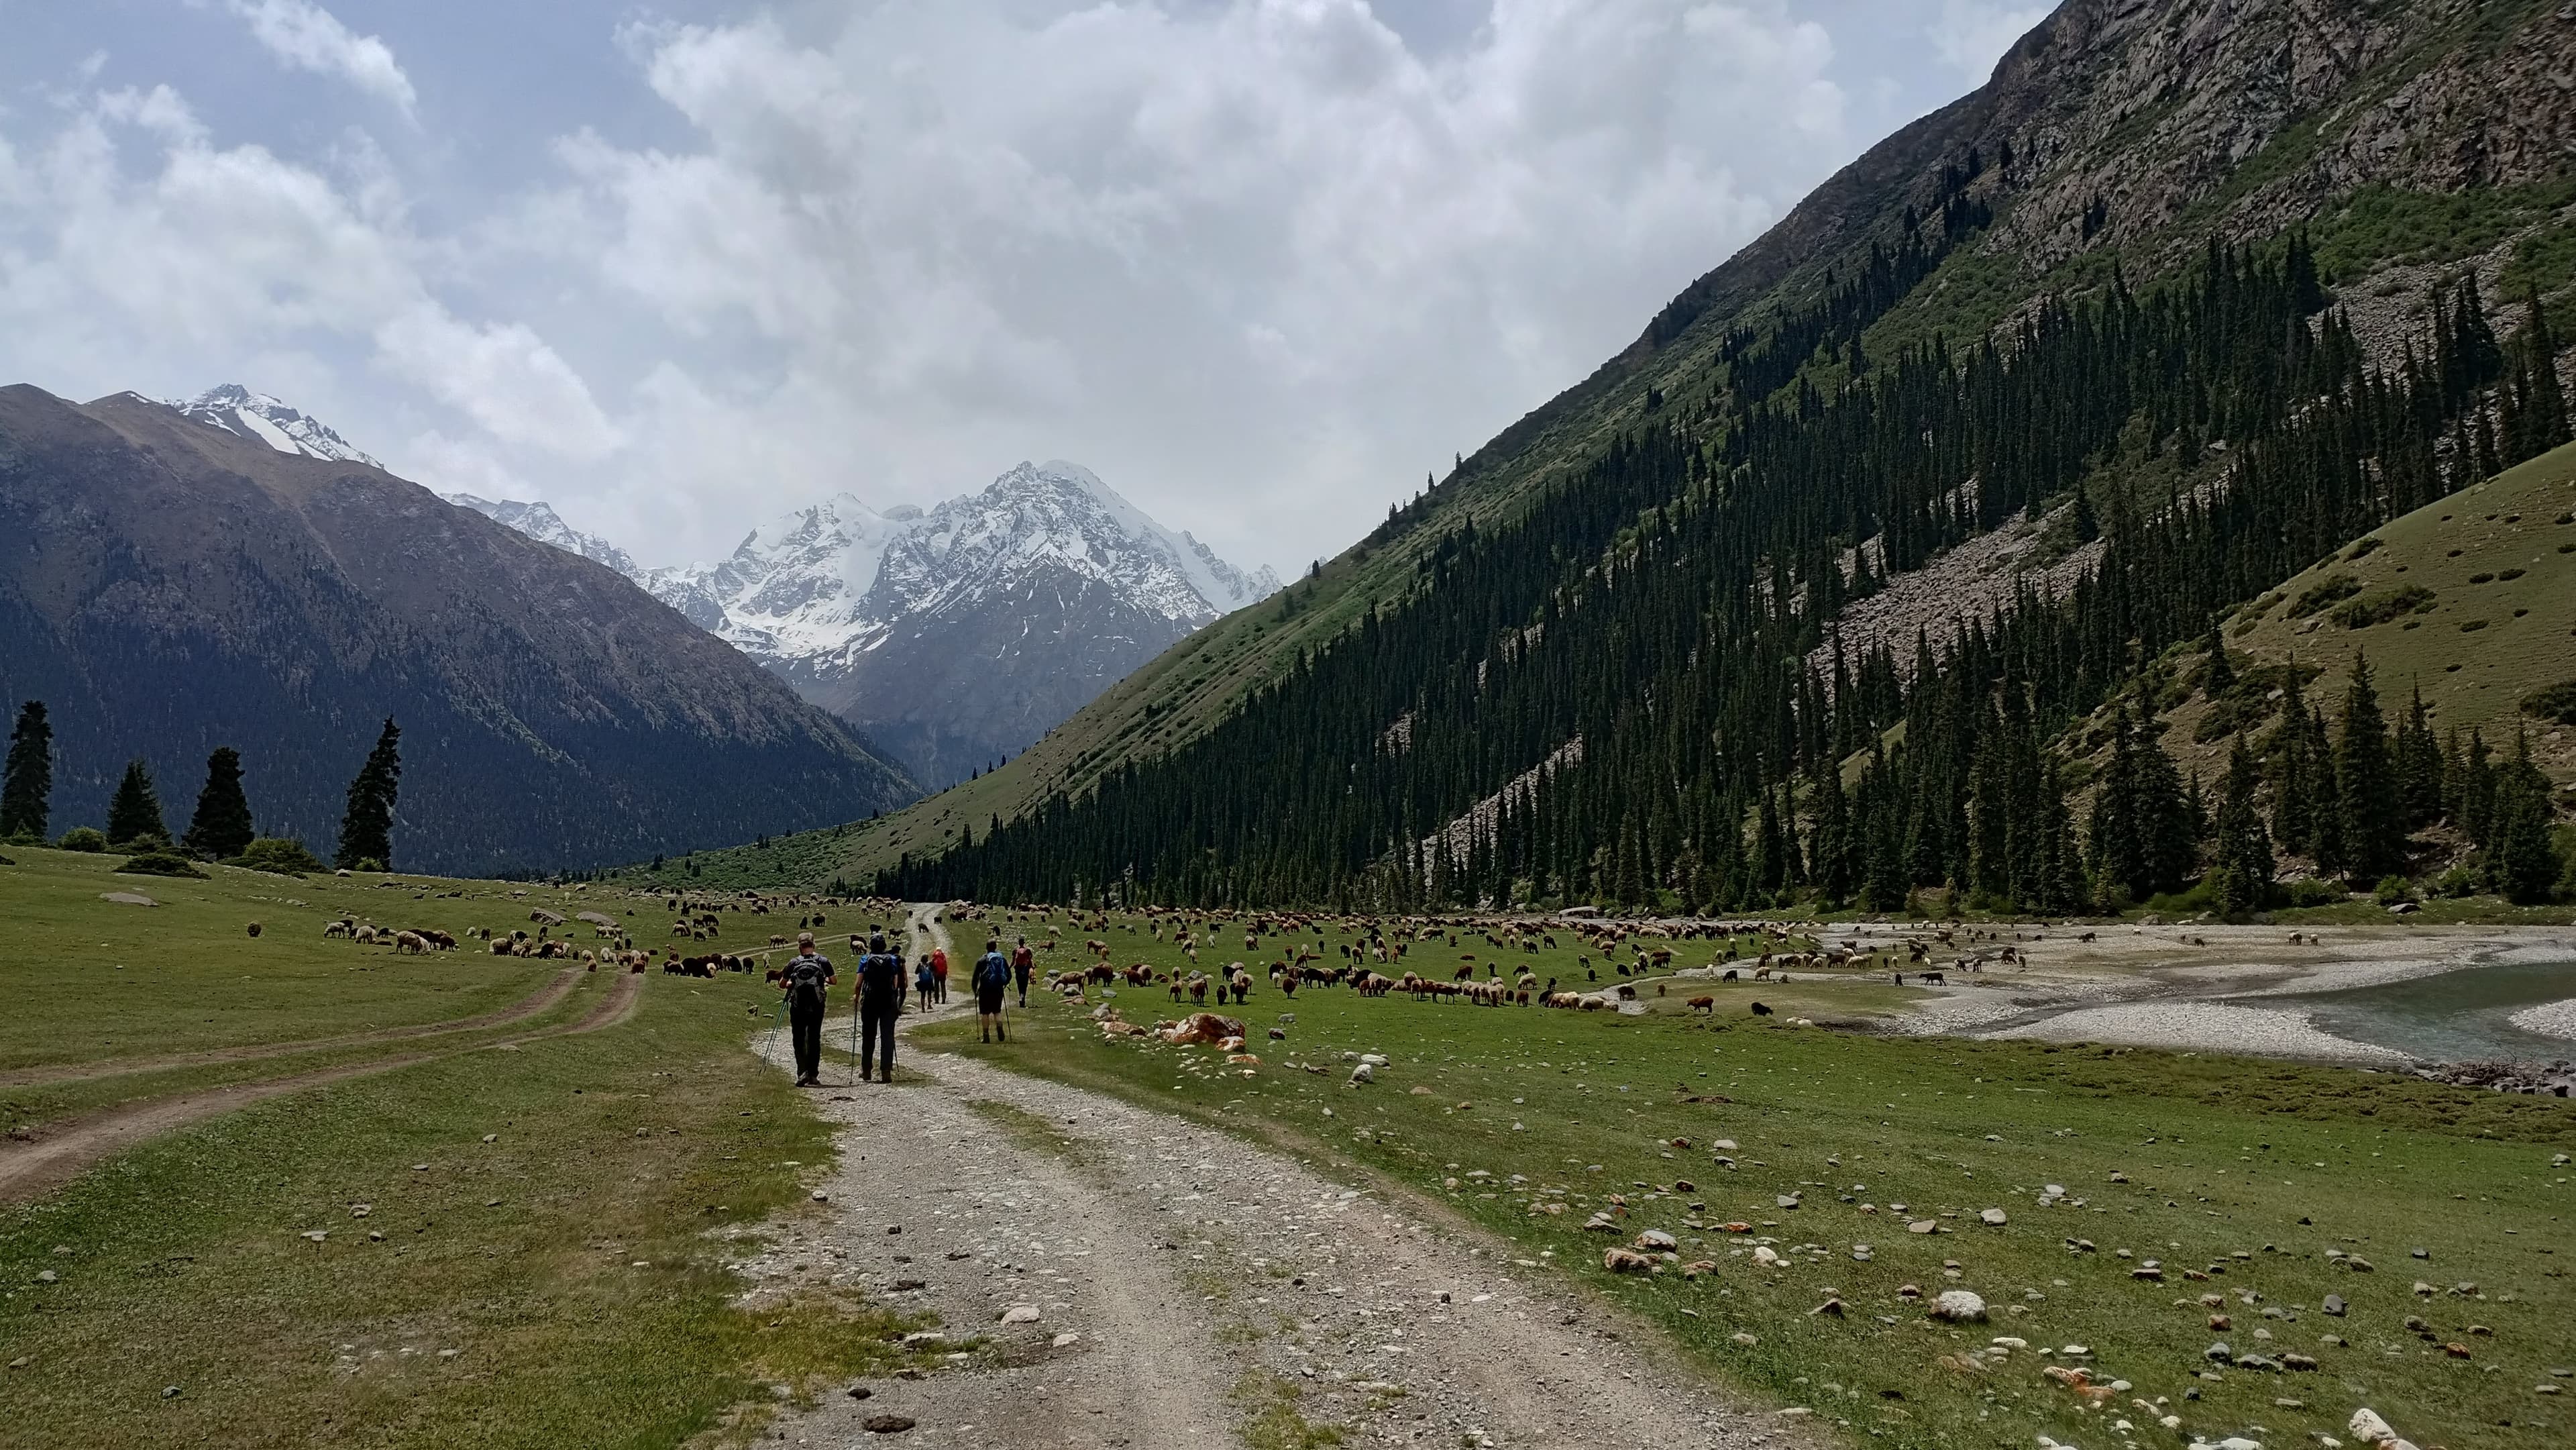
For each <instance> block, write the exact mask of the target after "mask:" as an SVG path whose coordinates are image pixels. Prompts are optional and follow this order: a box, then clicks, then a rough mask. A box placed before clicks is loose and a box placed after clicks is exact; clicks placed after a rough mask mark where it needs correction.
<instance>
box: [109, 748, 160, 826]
mask: <svg viewBox="0 0 2576 1450" xmlns="http://www.w3.org/2000/svg"><path fill="white" fill-rule="evenodd" d="M169 839H170V828H169V827H168V826H165V825H163V824H162V823H161V793H160V791H158V790H156V789H155V788H154V787H153V784H152V767H150V766H148V765H145V764H144V763H143V762H142V761H140V760H129V761H127V762H126V763H125V775H124V778H123V779H121V780H119V781H117V783H116V794H115V795H113V796H110V797H109V798H108V802H107V843H108V844H109V845H111V846H129V845H132V844H134V843H136V842H138V841H163V842H166V841H168V840H169Z"/></svg>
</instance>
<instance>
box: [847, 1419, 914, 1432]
mask: <svg viewBox="0 0 2576 1450" xmlns="http://www.w3.org/2000/svg"><path fill="white" fill-rule="evenodd" d="M914 1423H915V1421H914V1420H913V1418H912V1416H910V1415H870V1416H868V1417H867V1419H866V1420H865V1421H864V1422H862V1423H861V1424H860V1426H859V1428H860V1429H862V1430H865V1431H867V1432H868V1433H869V1434H871V1435H900V1434H902V1433H903V1432H904V1431H906V1430H909V1429H911V1428H912V1427H913V1425H914Z"/></svg>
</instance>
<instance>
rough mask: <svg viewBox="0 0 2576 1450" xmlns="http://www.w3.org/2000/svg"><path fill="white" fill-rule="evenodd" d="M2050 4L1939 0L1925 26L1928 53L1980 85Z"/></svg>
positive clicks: (2046, 12) (2050, 8)
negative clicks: (1928, 37) (1929, 46)
mask: <svg viewBox="0 0 2576 1450" xmlns="http://www.w3.org/2000/svg"><path fill="white" fill-rule="evenodd" d="M2054 9H2056V6H2054V5H2013V4H1997V3H1995V0H1941V13H1940V14H1939V15H1938V16H1936V17H1934V19H1933V20H1932V22H1931V24H1930V25H1929V26H1928V27H1927V29H1928V31H1929V33H1930V35H1931V38H1932V53H1933V54H1934V55H1937V56H1939V57H1940V58H1941V63H1942V64H1943V65H1946V66H1949V67H1950V68H1952V69H1953V70H1956V71H1958V72H1959V73H1960V74H1961V75H1962V76H1964V77H1965V78H1966V79H1968V80H1969V81H1970V82H1972V83H1977V84H1983V83H1984V81H1985V79H1986V77H1987V76H1988V75H1989V74H1991V73H1992V72H1993V70H1994V68H1995V62H1996V61H1999V60H2001V59H2003V57H2004V52H2005V51H2007V50H2010V49H2012V44H2013V42H2014V41H2016V40H2019V39H2021V38H2022V37H2023V36H2025V35H2028V34H2029V33H2030V31H2031V27H2033V26H2035V25H2037V24H2039V22H2041V21H2042V20H2045V19H2047V18H2048V15H2049V12H2050V11H2052V10H2054Z"/></svg>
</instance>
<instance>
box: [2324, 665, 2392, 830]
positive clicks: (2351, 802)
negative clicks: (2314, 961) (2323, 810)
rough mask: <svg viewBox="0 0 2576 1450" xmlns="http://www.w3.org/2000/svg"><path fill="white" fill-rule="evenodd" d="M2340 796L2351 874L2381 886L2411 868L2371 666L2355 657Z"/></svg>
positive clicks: (2338, 761) (2338, 757) (2338, 769)
mask: <svg viewBox="0 0 2576 1450" xmlns="http://www.w3.org/2000/svg"><path fill="white" fill-rule="evenodd" d="M2335 797H2336V805H2337V807H2338V808H2339V810H2340V812H2341V814H2340V816H2339V817H2338V819H2337V822H2336V824H2337V826H2338V827H2339V832H2338V834H2339V836H2340V838H2341V844H2342V848H2343V868H2344V871H2345V874H2347V875H2349V876H2352V877H2354V878H2355V879H2358V880H2362V881H2376V880H2378V879H2379V878H2381V877H2383V876H2386V875H2389V874H2390V873H2392V872H2396V871H2401V870H2403V869H2405V866H2406V820H2405V814H2404V812H2405V798H2404V795H2403V793H2402V792H2401V790H2400V788H2399V780H2398V775H2397V769H2396V762H2395V761H2394V759H2393V758H2392V755H2391V752H2390V750H2389V744H2388V724H2387V721H2386V720H2385V719H2383V718H2382V717H2381V715H2380V713H2379V692H2378V690H2377V689H2376V688H2374V687H2373V685H2372V683H2371V677H2370V661H2369V660H2368V659H2366V658H2364V657H2363V656H2362V655H2361V653H2360V652H2359V651H2355V652H2354V654H2353V657H2352V682H2351V684H2350V685H2348V686H2346V687H2345V690H2344V697H2343V738H2342V739H2341V740H2340V741H2338V742H2336V745H2335Z"/></svg>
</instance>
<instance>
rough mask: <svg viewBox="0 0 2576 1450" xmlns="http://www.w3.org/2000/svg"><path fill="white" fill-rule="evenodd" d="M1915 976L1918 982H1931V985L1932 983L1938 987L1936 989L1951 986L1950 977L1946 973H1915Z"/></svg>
mask: <svg viewBox="0 0 2576 1450" xmlns="http://www.w3.org/2000/svg"><path fill="white" fill-rule="evenodd" d="M1914 975H1915V980H1917V981H1922V982H1929V983H1931V984H1932V985H1934V986H1936V987H1946V986H1948V985H1950V978H1949V976H1948V975H1947V974H1946V973H1942V972H1917V973H1915V974H1914Z"/></svg>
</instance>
